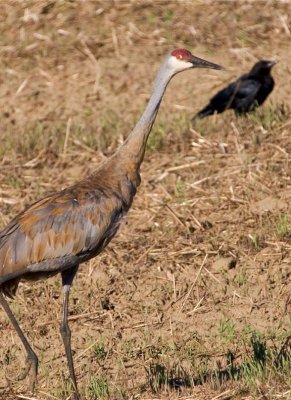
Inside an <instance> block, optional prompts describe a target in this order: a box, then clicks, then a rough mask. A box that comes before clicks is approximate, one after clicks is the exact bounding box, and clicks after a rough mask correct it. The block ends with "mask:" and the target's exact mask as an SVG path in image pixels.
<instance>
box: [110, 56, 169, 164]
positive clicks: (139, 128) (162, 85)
mask: <svg viewBox="0 0 291 400" xmlns="http://www.w3.org/2000/svg"><path fill="white" fill-rule="evenodd" d="M173 75H174V74H173V70H171V69H170V68H169V66H168V65H167V62H165V63H164V64H163V65H162V67H161V68H160V70H159V72H158V74H157V77H156V79H155V81H154V85H153V91H152V95H151V97H150V100H149V102H148V105H147V106H146V109H145V111H144V113H143V114H142V116H141V118H140V120H139V121H138V122H137V124H136V126H135V127H134V129H133V130H132V132H131V133H130V134H129V136H128V138H127V139H126V141H125V142H124V144H123V145H122V146H121V147H120V148H119V150H118V152H117V154H118V155H120V156H122V158H123V157H125V159H128V161H130V160H131V161H132V162H133V163H134V165H136V167H137V168H139V166H140V164H141V162H142V161H143V157H144V153H145V148H146V143H147V140H148V137H149V134H150V132H151V129H152V126H153V123H154V122H155V119H156V116H157V113H158V111H159V107H160V104H161V101H162V98H163V95H164V93H165V90H166V87H167V85H168V83H169V81H170V80H171V78H172V76H173Z"/></svg>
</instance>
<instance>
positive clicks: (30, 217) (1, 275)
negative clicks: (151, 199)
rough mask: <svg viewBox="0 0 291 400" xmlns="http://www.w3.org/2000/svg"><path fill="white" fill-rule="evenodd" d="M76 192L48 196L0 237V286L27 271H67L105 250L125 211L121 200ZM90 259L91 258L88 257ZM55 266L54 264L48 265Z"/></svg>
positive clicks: (82, 190) (95, 192) (92, 192)
mask: <svg viewBox="0 0 291 400" xmlns="http://www.w3.org/2000/svg"><path fill="white" fill-rule="evenodd" d="M78 189H79V190H76V188H75V187H73V188H70V189H67V190H65V191H62V192H59V193H57V194H55V195H52V196H49V197H47V198H45V199H43V200H40V201H39V202H37V203H35V204H33V205H32V206H31V207H29V208H28V209H27V210H25V211H24V212H22V213H21V214H19V215H18V216H17V217H16V218H15V219H14V220H12V221H11V222H10V224H9V225H8V226H7V227H6V229H5V230H4V231H2V233H1V234H0V286H1V285H2V286H3V285H5V282H7V285H8V280H9V279H11V278H12V277H15V278H17V276H23V277H24V278H29V279H34V278H37V277H33V276H29V274H28V273H29V272H32V271H33V272H38V271H39V272H42V274H41V277H43V275H44V274H43V273H44V272H47V273H48V275H50V272H53V271H57V270H61V268H66V267H70V266H71V263H76V261H78V257H80V261H83V260H84V259H86V258H87V257H86V256H87V253H88V252H93V253H95V252H96V253H98V247H100V246H101V247H102V248H103V247H104V245H103V241H104V236H105V235H108V236H109V238H111V237H112V236H113V235H114V233H115V232H116V230H117V228H118V221H119V220H120V218H121V216H122V213H123V210H122V202H121V201H120V198H119V196H112V193H111V195H110V197H109V196H106V194H104V191H103V190H100V189H99V190H98V189H96V188H95V189H92V188H91V190H88V188H87V187H85V188H82V187H81V188H80V187H79V188H78ZM88 258H90V257H88ZM52 261H53V262H52Z"/></svg>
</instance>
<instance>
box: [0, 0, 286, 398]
mask: <svg viewBox="0 0 291 400" xmlns="http://www.w3.org/2000/svg"><path fill="white" fill-rule="evenodd" d="M0 12H1V17H0V18H1V22H2V25H1V26H2V27H3V28H2V29H1V34H0V35H1V36H0V43H1V49H0V51H1V59H0V66H1V68H0V82H1V85H0V104H1V108H0V109H1V111H0V112H1V138H2V145H1V148H0V157H1V159H0V161H1V168H0V181H1V189H0V216H1V221H2V222H1V225H2V226H4V224H5V223H6V222H8V221H9V219H10V218H11V217H12V216H13V215H15V214H16V213H17V212H19V211H20V210H21V209H22V208H23V207H24V206H25V205H26V204H29V203H31V202H32V201H34V200H36V199H38V198H39V197H40V196H43V195H45V194H47V193H50V192H53V191H54V190H58V189H61V188H62V187H65V186H67V185H69V184H71V183H72V182H74V181H76V180H78V179H79V178H80V177H82V176H84V175H86V174H88V172H89V171H92V170H93V169H94V168H95V166H96V165H97V164H98V163H99V162H100V161H101V160H102V159H103V158H104V157H107V156H109V155H110V154H112V153H113V152H114V150H115V149H116V147H117V146H118V144H119V143H121V142H122V141H123V139H124V138H125V137H126V136H127V134H128V132H129V131H130V129H131V128H132V126H133V124H134V122H135V121H136V119H137V117H138V115H139V113H140V112H141V110H142V109H143V107H144V104H145V101H146V100H147V99H148V97H149V94H150V87H151V82H152V80H153V77H154V74H155V70H156V68H157V67H158V65H159V63H160V62H161V58H162V56H163V55H164V54H165V53H166V52H167V51H168V50H169V49H171V48H173V47H177V46H183V47H188V48H190V49H191V50H193V52H194V54H197V55H198V56H201V57H203V56H204V57H205V58H208V59H210V60H213V61H214V62H217V63H221V64H223V65H224V66H225V67H226V68H227V71H226V72H225V73H218V72H208V71H192V72H189V73H185V74H183V75H181V76H178V77H176V78H175V79H174V80H173V82H172V83H171V84H170V86H169V88H168V90H167V94H166V96H165V99H164V102H163V104H162V107H161V110H160V114H159V117H158V119H157V122H156V125H155V127H154V130H153V133H152V135H151V138H150V141H149V145H148V152H147V156H146V160H145V162H144V165H143V168H142V172H143V176H142V178H143V183H142V185H141V187H140V190H139V193H138V195H137V197H136V199H135V202H134V205H133V208H132V210H131V211H130V213H129V215H128V218H127V220H126V223H125V224H124V225H123V227H122V229H121V230H120V233H119V235H118V237H116V238H115V239H114V241H113V242H112V244H111V245H110V246H109V247H108V248H107V250H106V251H105V252H104V253H103V254H102V255H101V256H100V257H98V258H97V259H95V260H92V261H91V262H90V263H87V264H86V265H83V267H82V268H81V269H80V272H79V274H78V276H77V278H76V281H75V285H74V287H73V289H72V296H71V316H70V320H71V322H70V324H71V328H72V331H73V348H74V351H75V360H76V370H77V374H78V379H79V382H80V388H81V391H82V393H83V397H84V399H88V400H89V399H90V400H95V399H97V398H98V399H102V400H104V399H143V400H145V399H167V400H170V399H197V400H200V399H209V400H210V399H212V400H214V399H215V400H216V399H217V400H218V399H220V400H223V399H224V400H226V399H287V398H288V395H289V396H290V384H291V382H290V366H289V364H288V361H290V339H288V337H289V338H290V289H291V287H290V262H291V252H290V249H291V243H290V235H291V233H290V231H291V228H290V224H291V222H290V214H291V210H290V198H291V194H290V159H289V157H290V156H289V154H290V151H291V140H290V129H291V128H290V127H291V117H290V112H289V110H290V108H291V102H290V98H291V85H290V82H291V78H290V77H291V70H290V61H289V60H290V57H291V51H290V5H289V4H288V3H287V2H272V1H268V2H263V1H261V2H257V3H255V2H247V1H244V2H210V1H207V2H206V1H205V2H202V1H177V2H168V1H167V2H166V1H155V2H153V1H128V2H125V1H108V2H105V1H94V2H93V1H91V2H89V1H87V2H81V1H80V2H65V1H64V2H61V1H51V2H44V1H27V2H25V3H21V2H12V1H10V2H7V3H5V4H4V3H3V4H2V5H1V11H0ZM257 58H267V59H277V60H279V63H278V65H277V66H276V67H275V69H274V77H275V80H276V88H275V91H274V93H273V94H272V95H271V97H270V99H268V101H267V102H266V104H265V105H264V107H262V108H261V109H260V110H259V111H258V112H257V113H256V114H253V115H250V116H248V117H246V118H240V119H237V118H235V116H234V115H233V114H232V113H231V112H229V113H225V114H224V115H221V116H216V117H213V118H209V119H207V120H205V121H201V122H200V123H199V124H196V126H195V127H194V128H193V127H191V126H190V123H189V121H190V119H191V117H192V116H193V114H194V113H195V112H196V111H197V110H198V109H199V108H201V106H203V105H204V103H205V102H206V101H207V99H208V98H209V96H210V95H211V94H213V93H214V92H215V90H217V89H218V88H220V87H222V85H223V84H224V83H226V82H228V81H229V80H230V79H233V78H234V77H235V76H237V75H238V74H240V73H242V72H244V71H246V70H248V68H249V67H250V65H252V63H253V62H254V61H255V60H256V59H257ZM189 89H190V90H189ZM11 304H12V307H13V310H14V311H15V314H16V316H17V318H18V319H19V321H20V322H21V325H22V327H23V328H24V330H25V331H26V332H27V334H28V336H29V338H30V340H31V342H32V343H33V346H34V349H35V351H36V352H37V354H38V355H39V357H40V374H39V382H38V386H37V391H36V393H35V395H34V396H30V395H29V394H27V393H26V392H25V390H26V383H27V382H25V381H24V382H20V381H17V379H16V377H17V374H18V372H19V365H22V364H23V362H24V354H23V351H22V348H21V345H20V343H19V340H18V338H17V336H16V334H15V333H14V331H13V329H12V327H11V326H10V324H9V322H8V321H7V318H6V317H5V315H4V312H3V311H2V310H0V327H1V329H0V343H1V346H0V348H1V353H0V356H1V358H0V363H1V372H0V398H1V399H3V400H4V399H5V400H10V399H13V400H14V399H16V398H31V399H32V398H33V399H38V400H40V399H41V400H49V399H67V398H68V396H69V393H70V385H69V381H68V377H67V369H66V365H65V358H64V354H63V353H64V351H63V347H62V344H61V340H60V337H59V333H58V329H59V319H60V309H61V288H60V280H59V278H58V277H56V278H53V279H50V280H48V281H46V282H40V283H37V284H35V285H33V286H29V285H27V284H23V285H21V287H20V290H19V291H18V295H17V297H16V299H15V300H14V301H12V303H11ZM1 396H2V397H1Z"/></svg>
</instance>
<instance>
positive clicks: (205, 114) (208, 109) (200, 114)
mask: <svg viewBox="0 0 291 400" xmlns="http://www.w3.org/2000/svg"><path fill="white" fill-rule="evenodd" d="M214 112H215V110H214V109H213V108H212V107H211V105H210V104H208V105H207V106H206V107H204V108H203V109H202V110H201V111H199V112H198V113H197V114H196V115H195V116H194V117H193V118H192V121H195V119H202V118H205V117H208V116H209V115H212V114H214Z"/></svg>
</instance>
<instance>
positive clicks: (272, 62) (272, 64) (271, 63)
mask: <svg viewBox="0 0 291 400" xmlns="http://www.w3.org/2000/svg"><path fill="white" fill-rule="evenodd" d="M276 64H277V61H270V62H269V63H268V67H269V68H270V69H271V68H273V67H274V65H276Z"/></svg>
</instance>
